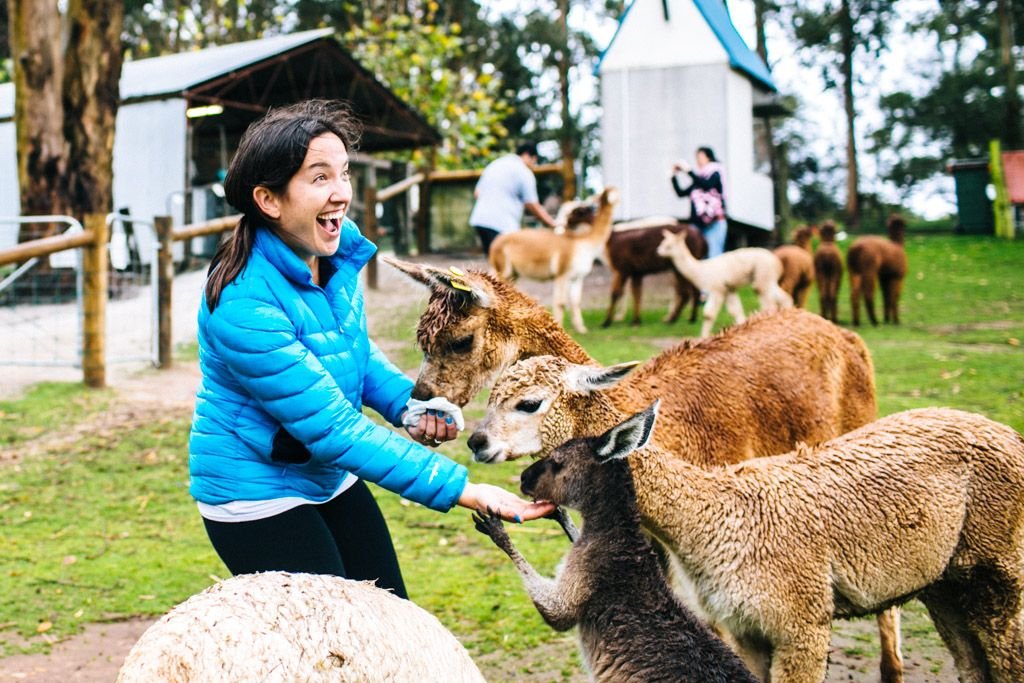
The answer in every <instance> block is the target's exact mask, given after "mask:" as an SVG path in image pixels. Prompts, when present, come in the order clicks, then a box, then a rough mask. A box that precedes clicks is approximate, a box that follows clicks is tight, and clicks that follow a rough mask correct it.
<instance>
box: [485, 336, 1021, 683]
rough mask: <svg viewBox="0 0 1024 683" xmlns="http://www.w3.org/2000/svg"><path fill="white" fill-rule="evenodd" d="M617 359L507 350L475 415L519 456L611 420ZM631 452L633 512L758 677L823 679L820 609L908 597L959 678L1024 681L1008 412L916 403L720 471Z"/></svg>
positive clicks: (1015, 473)
mask: <svg viewBox="0 0 1024 683" xmlns="http://www.w3.org/2000/svg"><path fill="white" fill-rule="evenodd" d="M627 369H628V368H627V367H624V366H616V367H612V368H608V369H604V370H602V369H599V368H594V367H592V366H580V365H573V364H571V363H568V362H566V361H565V360H564V359H562V358H555V357H550V356H549V357H543V356H541V357H535V358H530V359H527V360H524V361H521V362H520V363H518V364H517V365H515V366H513V367H512V368H511V369H510V370H509V371H508V372H507V373H506V374H505V375H504V376H503V377H502V379H501V380H500V381H499V382H498V384H497V385H496V386H495V387H494V390H493V392H492V394H491V399H490V402H489V405H488V414H487V417H486V418H485V421H484V425H485V426H484V427H482V429H485V430H486V431H487V437H488V440H491V441H495V440H497V441H500V442H501V443H504V444H508V445H509V446H508V447H509V448H515V449H517V451H518V454H519V455H526V454H527V453H526V451H528V450H533V451H534V453H531V454H534V455H545V454H547V453H550V452H551V450H552V449H554V448H555V447H557V446H558V445H559V444H561V443H562V442H563V441H564V440H565V439H567V438H570V437H572V436H577V435H580V434H593V433H594V432H599V431H601V430H603V429H606V428H607V427H608V426H610V425H613V424H615V423H616V422H617V421H619V420H621V419H622V417H623V416H622V413H621V412H620V411H619V410H617V409H616V408H615V406H614V405H613V403H612V402H611V401H610V400H609V398H608V397H607V396H605V395H603V394H602V393H601V392H599V391H594V390H593V389H594V388H595V387H599V386H601V385H603V384H606V383H607V382H608V381H615V379H617V378H618V377H620V376H621V375H622V374H623V372H624V371H625V370H627ZM630 466H631V470H632V473H633V479H634V481H635V483H636V489H637V499H638V503H639V506H640V512H641V515H642V517H643V520H644V525H645V526H646V527H647V528H648V529H649V530H650V531H651V532H652V533H653V534H654V535H655V536H656V537H657V538H658V539H660V540H661V541H662V542H664V543H665V544H666V546H668V547H669V548H670V549H671V550H672V551H673V552H674V553H675V556H676V557H677V558H678V560H679V563H680V566H681V569H682V571H683V572H684V573H685V574H686V576H688V577H689V579H690V581H691V582H692V585H693V586H694V588H695V591H696V594H697V597H698V600H699V604H700V607H701V608H702V610H703V611H704V613H705V614H707V615H708V616H709V617H710V618H711V619H712V620H713V621H714V622H715V623H716V624H718V625H719V626H720V627H724V628H725V629H726V630H727V631H728V632H729V633H730V634H731V636H732V638H733V640H734V642H735V643H736V645H737V647H738V650H739V652H740V654H741V656H742V657H743V658H744V660H745V661H746V662H747V664H748V666H750V667H751V669H752V670H753V671H754V673H755V674H757V675H759V676H760V678H761V680H771V681H772V683H820V681H821V680H823V678H824V677H825V673H826V668H827V661H828V647H829V639H830V634H831V620H832V618H833V617H849V616H861V615H866V614H874V613H878V612H880V611H882V610H884V609H886V608H888V607H890V606H892V605H898V604H900V603H902V602H905V601H906V600H908V599H910V598H911V597H918V598H919V599H920V600H921V601H922V602H923V603H924V604H925V605H926V606H927V608H928V611H929V613H930V615H931V617H932V620H933V621H934V622H935V624H936V628H937V630H938V631H939V633H940V635H941V636H942V637H943V639H944V641H945V642H946V645H947V646H948V647H949V649H950V651H951V653H952V655H953V658H954V661H955V663H956V667H957V670H958V672H959V675H960V680H963V681H972V682H978V683H981V682H983V681H992V682H993V683H1010V682H1011V681H1021V680H1024V594H1022V591H1024V439H1022V438H1021V436H1020V435H1019V434H1017V433H1016V432H1015V431H1013V430H1012V429H1010V428H1009V427H1006V426H1005V425H1001V424H999V423H996V422H992V421H991V420H987V419H985V418H984V417H982V416H980V415H975V414H971V413H964V412H961V411H956V410H949V409H941V408H930V409H920V410H911V411H906V412H903V413H897V414H896V415H891V416H889V417H886V418H882V419H880V420H878V421H876V422H874V423H871V424H869V425H866V426H864V427H861V428H860V429H857V430H855V431H853V432H851V433H849V434H846V435H843V436H840V437H838V438H836V439H833V440H831V441H829V442H827V443H825V444H822V445H820V446H819V447H816V448H813V449H811V448H808V447H800V448H798V449H797V450H796V451H793V452H791V453H787V454H785V455H780V456H776V457H772V458H757V459H754V460H750V461H748V462H744V463H741V464H737V465H729V466H726V467H724V468H720V469H714V470H704V469H701V468H698V467H695V466H693V465H691V464H690V463H687V462H686V461H684V460H682V459H680V458H678V457H675V456H673V455H671V454H669V453H667V452H665V451H664V450H662V449H660V448H658V447H656V446H652V447H648V448H647V449H646V450H645V451H644V452H641V453H637V454H636V455H634V456H633V457H632V458H631V459H630Z"/></svg>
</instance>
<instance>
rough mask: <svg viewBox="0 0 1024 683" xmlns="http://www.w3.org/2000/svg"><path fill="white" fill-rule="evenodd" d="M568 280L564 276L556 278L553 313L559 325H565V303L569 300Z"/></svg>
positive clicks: (552, 304)
mask: <svg viewBox="0 0 1024 683" xmlns="http://www.w3.org/2000/svg"><path fill="white" fill-rule="evenodd" d="M566 285H567V283H566V281H565V278H564V277H558V278H555V285H554V291H553V292H552V296H551V314H552V315H553V316H554V318H555V322H556V323H558V324H559V325H562V326H563V327H564V325H563V320H562V319H563V317H564V315H565V304H566V300H567V298H568V297H567V296H566Z"/></svg>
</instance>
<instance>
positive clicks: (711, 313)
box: [658, 230, 793, 338]
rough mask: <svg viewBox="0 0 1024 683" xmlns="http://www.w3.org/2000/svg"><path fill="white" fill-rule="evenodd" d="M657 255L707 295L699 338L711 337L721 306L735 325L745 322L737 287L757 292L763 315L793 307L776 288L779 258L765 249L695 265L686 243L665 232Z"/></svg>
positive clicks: (747, 250) (741, 251)
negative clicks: (666, 258) (663, 257)
mask: <svg viewBox="0 0 1024 683" xmlns="http://www.w3.org/2000/svg"><path fill="white" fill-rule="evenodd" d="M658 254H659V255H660V256H665V257H668V258H670V259H672V265H673V266H675V269H676V270H678V271H679V272H680V273H682V274H683V275H684V276H685V277H686V278H688V279H689V280H690V282H692V283H693V284H694V285H696V286H697V287H698V288H700V290H701V291H702V292H706V294H707V301H705V302H704V323H703V325H701V328H700V336H701V337H702V338H703V337H707V336H709V335H710V334H711V327H712V326H713V325H714V324H715V318H717V317H718V312H719V311H720V310H721V309H722V304H723V303H724V304H725V309H726V310H727V311H729V315H731V316H732V317H733V320H735V321H736V322H737V323H741V322H743V321H744V320H746V316H745V315H744V314H743V303H742V302H741V301H740V297H739V294H737V293H736V290H738V289H739V288H740V287H746V286H750V287H752V288H753V289H754V291H755V292H757V298H758V302H759V304H760V307H761V310H762V311H775V310H780V309H783V308H788V307H789V306H792V305H793V299H792V298H790V296H789V294H786V292H784V291H782V289H781V288H780V287H779V279H780V278H781V277H782V263H781V262H780V261H779V257H777V256H776V255H775V254H773V253H772V252H770V251H768V250H767V249H762V248H760V247H746V248H743V249H736V250H733V251H727V252H726V253H724V254H722V255H720V256H716V257H714V258H710V259H707V260H706V261H698V260H697V259H696V258H695V257H694V255H693V254H691V253H690V248H689V247H688V246H687V245H686V240H685V239H680V238H679V236H678V235H675V234H673V233H671V232H669V231H668V230H664V231H662V240H661V244H659V245H658Z"/></svg>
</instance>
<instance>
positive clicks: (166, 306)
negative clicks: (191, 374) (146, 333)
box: [153, 216, 174, 369]
mask: <svg viewBox="0 0 1024 683" xmlns="http://www.w3.org/2000/svg"><path fill="white" fill-rule="evenodd" d="M153 229H154V230H155V231H156V238H157V240H158V241H159V242H160V250H159V251H158V252H157V255H156V263H154V264H153V267H154V268H156V269H157V276H156V283H157V284H156V288H157V290H156V291H157V300H156V308H157V313H156V321H157V322H156V327H157V354H156V358H157V366H158V367H160V368H162V369H166V368H169V367H171V364H172V363H173V357H172V353H171V351H172V349H171V340H172V336H171V325H172V320H171V295H172V293H173V291H174V253H173V252H172V250H171V249H172V246H173V244H174V220H173V219H172V218H171V217H170V216H156V217H154V218H153Z"/></svg>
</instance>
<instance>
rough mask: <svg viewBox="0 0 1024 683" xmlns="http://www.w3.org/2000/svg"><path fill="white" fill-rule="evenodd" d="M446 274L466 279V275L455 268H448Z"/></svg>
mask: <svg viewBox="0 0 1024 683" xmlns="http://www.w3.org/2000/svg"><path fill="white" fill-rule="evenodd" d="M448 272H449V273H451V274H452V275H454V276H455V277H466V274H465V273H463V272H462V271H461V270H459V269H458V268H456V267H455V266H448Z"/></svg>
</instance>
